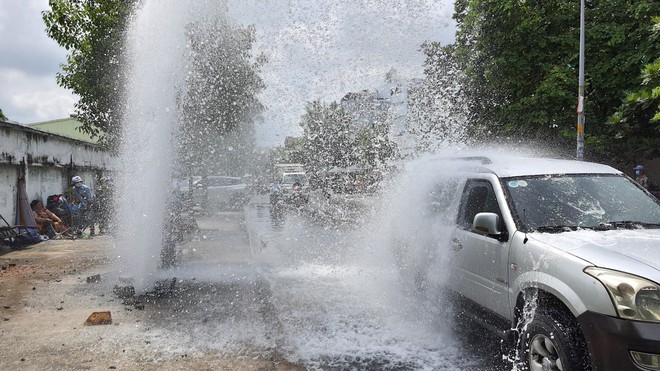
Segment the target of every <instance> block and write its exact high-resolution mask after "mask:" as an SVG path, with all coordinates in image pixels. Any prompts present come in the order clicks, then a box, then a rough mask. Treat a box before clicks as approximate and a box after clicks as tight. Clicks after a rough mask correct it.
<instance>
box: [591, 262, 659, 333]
mask: <svg viewBox="0 0 660 371" xmlns="http://www.w3.org/2000/svg"><path fill="white" fill-rule="evenodd" d="M584 272H585V273H587V274H589V275H590V276H592V277H594V278H595V279H597V280H598V281H600V283H602V284H603V286H605V288H606V289H607V291H608V292H609V293H610V297H611V298H612V301H613V302H614V307H615V308H616V312H617V314H618V315H619V317H621V318H626V319H631V320H636V321H648V322H660V285H658V284H657V283H655V282H652V281H649V280H647V279H645V278H642V277H638V276H634V275H632V274H628V273H623V272H619V271H614V270H610V269H604V268H596V267H587V268H585V270H584Z"/></svg>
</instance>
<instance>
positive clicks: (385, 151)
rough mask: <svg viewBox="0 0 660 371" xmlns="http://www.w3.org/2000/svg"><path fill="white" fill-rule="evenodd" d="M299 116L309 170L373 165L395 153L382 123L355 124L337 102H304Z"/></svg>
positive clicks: (352, 117)
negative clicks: (303, 109)
mask: <svg viewBox="0 0 660 371" xmlns="http://www.w3.org/2000/svg"><path fill="white" fill-rule="evenodd" d="M305 110H306V112H305V114H304V115H303V117H302V120H301V126H302V128H303V130H304V133H303V141H302V152H303V153H304V157H305V161H304V163H305V164H306V165H307V167H308V168H310V169H312V171H322V170H327V169H329V168H332V167H339V168H348V167H350V166H353V165H361V166H364V167H367V168H369V167H377V166H379V165H381V164H384V163H385V162H386V161H387V160H388V159H389V158H391V157H393V156H394V155H395V154H396V146H395V144H394V143H393V142H391V141H390V139H389V126H388V125H387V123H386V122H372V123H368V124H366V125H357V124H356V120H355V117H354V116H353V114H352V113H351V112H349V111H347V110H345V109H344V108H343V107H342V106H341V105H340V104H338V103H336V102H332V103H330V104H324V103H321V102H320V101H314V102H311V103H308V104H307V106H306V108H305Z"/></svg>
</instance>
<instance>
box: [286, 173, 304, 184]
mask: <svg viewBox="0 0 660 371" xmlns="http://www.w3.org/2000/svg"><path fill="white" fill-rule="evenodd" d="M305 180H306V178H305V174H284V175H283V176H282V183H283V184H293V183H295V182H298V183H300V184H305Z"/></svg>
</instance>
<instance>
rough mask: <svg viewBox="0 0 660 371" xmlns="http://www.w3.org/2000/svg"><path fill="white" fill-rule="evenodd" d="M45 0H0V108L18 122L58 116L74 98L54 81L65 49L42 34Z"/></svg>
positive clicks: (74, 100)
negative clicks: (0, 52) (42, 13)
mask: <svg viewBox="0 0 660 371" xmlns="http://www.w3.org/2000/svg"><path fill="white" fill-rule="evenodd" d="M47 9H48V0H21V1H16V0H0V50H1V51H2V58H1V59H0V87H1V89H0V109H2V111H3V113H4V114H5V116H7V117H8V118H9V119H10V120H14V121H18V122H20V123H32V122H38V121H45V120H52V119H58V118H62V117H66V116H67V115H68V114H69V113H70V112H72V111H73V105H74V103H75V102H76V101H77V98H76V97H75V96H74V95H73V94H71V92H69V91H67V90H66V89H63V88H61V87H59V86H58V85H57V82H56V80H55V79H56V78H55V76H56V73H57V72H58V71H60V67H59V65H60V64H61V63H63V62H65V60H66V50H64V49H63V48H61V47H59V45H57V43H56V42H55V41H53V40H51V39H50V38H48V36H47V35H46V32H45V28H46V26H45V25H44V23H43V20H42V19H41V12H42V11H43V10H47Z"/></svg>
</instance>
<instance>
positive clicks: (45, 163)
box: [0, 121, 110, 225]
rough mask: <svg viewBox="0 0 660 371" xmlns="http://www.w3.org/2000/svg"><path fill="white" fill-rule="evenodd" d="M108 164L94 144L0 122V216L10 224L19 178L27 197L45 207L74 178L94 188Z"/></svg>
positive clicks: (0, 223) (107, 157) (12, 220)
mask: <svg viewBox="0 0 660 371" xmlns="http://www.w3.org/2000/svg"><path fill="white" fill-rule="evenodd" d="M109 164H110V157H109V156H108V155H107V153H106V152H104V151H103V150H101V148H100V147H99V146H97V145H95V144H91V143H88V142H83V141H79V140H75V139H71V138H67V137H63V136H60V135H57V134H51V133H47V132H43V131H39V130H36V129H33V128H29V127H26V126H22V125H16V124H11V123H6V122H2V121H0V214H1V215H2V216H3V217H4V218H5V219H6V220H7V221H8V222H9V223H10V224H12V225H13V223H14V218H15V212H16V184H17V181H18V178H19V177H21V176H24V177H25V181H26V191H27V196H28V198H29V199H30V200H34V199H41V200H42V201H43V202H44V204H45V202H46V198H47V197H48V196H49V195H52V194H60V193H63V192H64V191H65V190H66V189H67V187H68V186H69V183H70V180H71V177H72V176H74V175H79V176H81V177H82V178H83V179H84V181H85V183H86V184H87V185H89V186H92V187H93V186H94V183H95V181H96V178H97V176H100V175H101V174H103V173H104V172H106V171H108V168H109ZM2 224H3V223H2V222H0V225H2Z"/></svg>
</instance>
